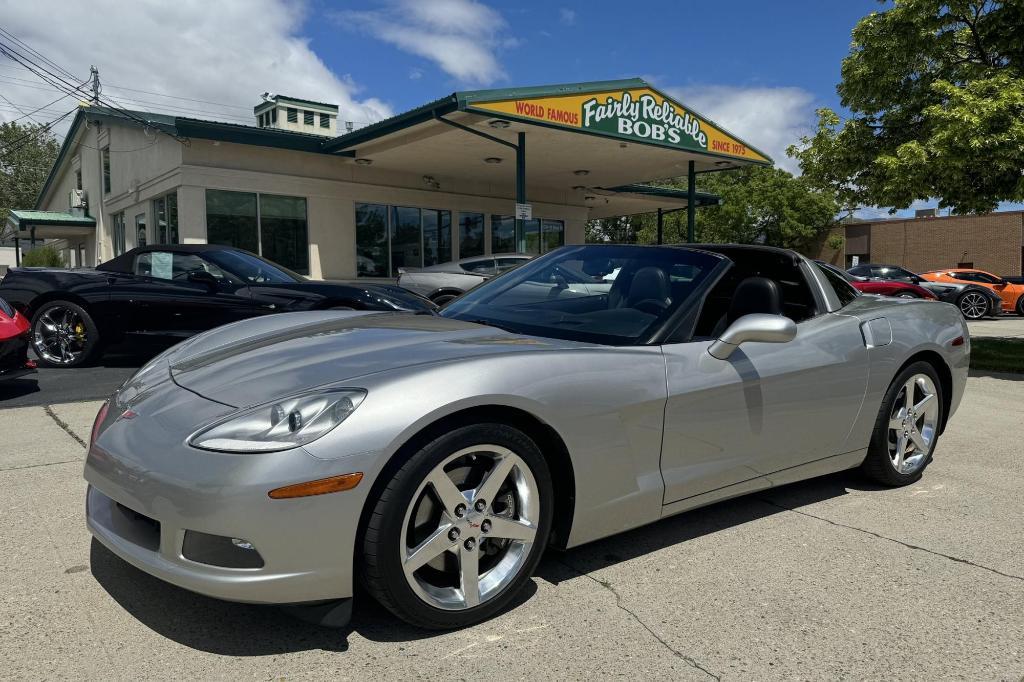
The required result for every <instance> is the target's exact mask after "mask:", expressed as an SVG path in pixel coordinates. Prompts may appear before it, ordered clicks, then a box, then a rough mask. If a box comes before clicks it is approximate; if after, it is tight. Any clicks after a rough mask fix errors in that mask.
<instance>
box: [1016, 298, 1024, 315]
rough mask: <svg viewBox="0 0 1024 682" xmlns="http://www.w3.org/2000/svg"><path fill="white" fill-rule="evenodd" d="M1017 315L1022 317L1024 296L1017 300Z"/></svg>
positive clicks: (1023, 313)
mask: <svg viewBox="0 0 1024 682" xmlns="http://www.w3.org/2000/svg"><path fill="white" fill-rule="evenodd" d="M1017 314H1018V315H1020V316H1021V317H1024V294H1022V295H1021V297H1020V298H1018V299H1017Z"/></svg>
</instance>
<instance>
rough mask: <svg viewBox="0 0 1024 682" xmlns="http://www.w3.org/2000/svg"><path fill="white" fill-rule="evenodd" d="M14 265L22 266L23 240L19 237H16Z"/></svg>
mask: <svg viewBox="0 0 1024 682" xmlns="http://www.w3.org/2000/svg"><path fill="white" fill-rule="evenodd" d="M19 229H20V228H19ZM14 265H15V267H19V268H20V267H21V240H20V239H18V238H17V237H15V238H14Z"/></svg>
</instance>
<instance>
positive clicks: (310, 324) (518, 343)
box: [166, 311, 587, 407]
mask: <svg viewBox="0 0 1024 682" xmlns="http://www.w3.org/2000/svg"><path fill="white" fill-rule="evenodd" d="M586 345H587V344H580V343H574V342H571V341H560V340H557V339H546V338H538V337H530V336H521V335H518V334H512V333H510V332H505V331H502V330H500V329H495V328H493V327H486V326H483V325H479V324H473V323H469V322H461V321H459V320H452V319H447V318H443V317H436V316H433V315H416V314H412V313H361V312H339V311H318V312H302V313H283V314H279V315H269V316H267V317H264V318H256V319H253V320H246V321H244V322H238V323H235V324H231V325H227V326H225V327H221V328H219V329H215V330H213V331H211V332H207V333H205V334H202V335H200V336H197V337H195V338H193V339H192V340H191V341H187V342H185V343H184V344H182V345H180V346H178V347H177V348H176V349H175V350H174V351H173V352H172V353H170V354H169V355H168V356H167V357H166V361H167V362H168V363H169V365H170V373H171V376H172V378H173V379H174V381H175V382H176V383H177V384H179V385H180V386H182V387H184V388H186V389H188V390H190V391H193V392H194V393H197V394H199V395H201V396H203V397H205V398H209V399H210V400H216V401H218V402H220V403H224V404H226V405H230V406H233V407H243V406H249V405H257V404H260V403H263V402H267V401H270V400H274V399H276V398H279V397H281V396H285V395H290V394H293V393H297V392H300V391H303V390H307V389H310V388H314V387H317V386H324V385H328V384H337V383H339V382H353V383H351V384H350V385H353V386H358V383H356V382H355V380H357V379H358V378H359V377H363V376H366V375H368V374H374V373H377V372H383V371H388V370H393V369H398V368H401V367H409V366H412V365H421V364H433V363H438V362H445V361H451V360H457V359H462V358H469V357H476V356H481V355H494V354H504V353H519V352H530V351H539V350H554V349H559V348H567V347H577V346H586Z"/></svg>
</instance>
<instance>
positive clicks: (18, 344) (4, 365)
mask: <svg viewBox="0 0 1024 682" xmlns="http://www.w3.org/2000/svg"><path fill="white" fill-rule="evenodd" d="M28 330H29V323H28V320H26V319H25V317H24V316H23V315H22V314H21V313H19V312H18V311H17V310H15V309H14V307H13V306H11V304H10V303H8V302H7V301H5V300H4V299H2V298H0V381H5V380H7V379H16V378H18V377H21V376H25V375H26V374H31V373H32V372H34V371H35V367H36V363H35V362H33V361H32V360H29V359H28V335H29V333H28Z"/></svg>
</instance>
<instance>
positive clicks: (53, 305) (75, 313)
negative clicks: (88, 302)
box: [32, 301, 101, 368]
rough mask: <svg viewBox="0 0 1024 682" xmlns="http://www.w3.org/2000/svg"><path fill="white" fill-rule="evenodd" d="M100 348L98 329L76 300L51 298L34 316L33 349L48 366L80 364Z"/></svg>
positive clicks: (44, 364) (88, 360)
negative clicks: (73, 301) (55, 299)
mask: <svg viewBox="0 0 1024 682" xmlns="http://www.w3.org/2000/svg"><path fill="white" fill-rule="evenodd" d="M100 349H101V339H100V331H99V328H98V327H97V326H96V323H95V322H94V321H93V319H92V316H91V315H89V312H88V311H87V310H85V308H83V307H81V306H80V305H78V304H76V303H72V302H71V301H50V302H49V303H45V304H43V305H42V306H41V307H40V308H39V310H37V311H36V313H35V315H33V316H32V350H34V351H35V353H36V356H37V357H38V358H39V364H41V365H43V366H45V367H69V368H70V367H81V366H82V365H85V364H88V363H89V362H91V361H92V360H93V359H95V358H96V357H97V356H98V354H99V352H100Z"/></svg>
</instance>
